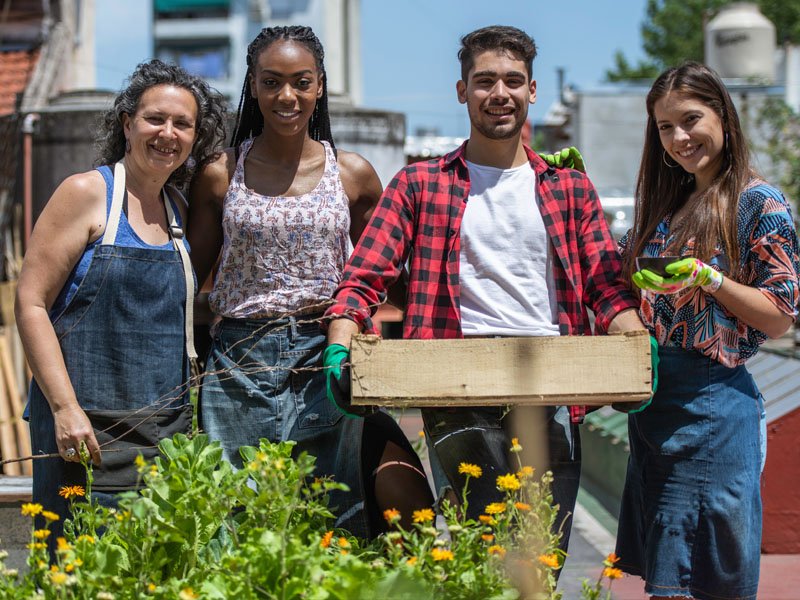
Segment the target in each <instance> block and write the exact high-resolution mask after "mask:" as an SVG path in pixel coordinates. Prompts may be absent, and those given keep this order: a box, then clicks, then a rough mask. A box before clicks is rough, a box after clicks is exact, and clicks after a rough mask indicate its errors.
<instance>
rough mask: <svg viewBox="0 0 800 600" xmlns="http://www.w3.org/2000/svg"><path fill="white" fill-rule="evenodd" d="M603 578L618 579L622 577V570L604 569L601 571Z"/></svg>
mask: <svg viewBox="0 0 800 600" xmlns="http://www.w3.org/2000/svg"><path fill="white" fill-rule="evenodd" d="M603 577H608V578H609V579H612V580H613V579H619V578H621V577H622V569H614V568H612V567H606V568H605V569H603Z"/></svg>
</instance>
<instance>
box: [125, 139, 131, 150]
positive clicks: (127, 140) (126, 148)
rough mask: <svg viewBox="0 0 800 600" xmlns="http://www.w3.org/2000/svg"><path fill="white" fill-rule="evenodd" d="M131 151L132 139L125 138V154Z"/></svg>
mask: <svg viewBox="0 0 800 600" xmlns="http://www.w3.org/2000/svg"><path fill="white" fill-rule="evenodd" d="M130 151H131V141H130V140H129V139H128V138H125V154H127V153H128V152H130Z"/></svg>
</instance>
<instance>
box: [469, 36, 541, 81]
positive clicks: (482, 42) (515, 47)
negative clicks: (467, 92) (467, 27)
mask: <svg viewBox="0 0 800 600" xmlns="http://www.w3.org/2000/svg"><path fill="white" fill-rule="evenodd" d="M486 50H506V51H508V52H510V53H512V54H514V55H516V56H517V57H519V58H520V59H521V60H524V61H525V67H526V68H527V69H528V79H533V59H534V58H536V43H535V42H534V41H533V38H532V37H530V36H529V35H528V34H527V33H525V32H524V31H522V30H521V29H517V28H516V27H508V26H506V25H492V26H490V27H482V28H481V29H476V30H475V31H473V32H472V33H468V34H467V35H465V36H464V37H462V38H461V49H460V50H459V51H458V60H459V61H460V62H461V79H462V80H463V81H466V80H467V77H468V76H469V71H470V69H472V67H474V66H475V56H476V55H477V54H480V53H481V52H485V51H486Z"/></svg>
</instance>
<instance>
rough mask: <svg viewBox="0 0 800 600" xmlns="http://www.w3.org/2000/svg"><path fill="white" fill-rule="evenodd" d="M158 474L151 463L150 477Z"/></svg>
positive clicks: (155, 467) (156, 468)
mask: <svg viewBox="0 0 800 600" xmlns="http://www.w3.org/2000/svg"><path fill="white" fill-rule="evenodd" d="M156 475H158V467H157V466H155V465H150V477H155V476H156ZM187 589H191V588H187Z"/></svg>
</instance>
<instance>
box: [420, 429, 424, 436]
mask: <svg viewBox="0 0 800 600" xmlns="http://www.w3.org/2000/svg"><path fill="white" fill-rule="evenodd" d="M419 437H421V438H424V437H425V432H424V431H423V430H422V429H420V430H419Z"/></svg>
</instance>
